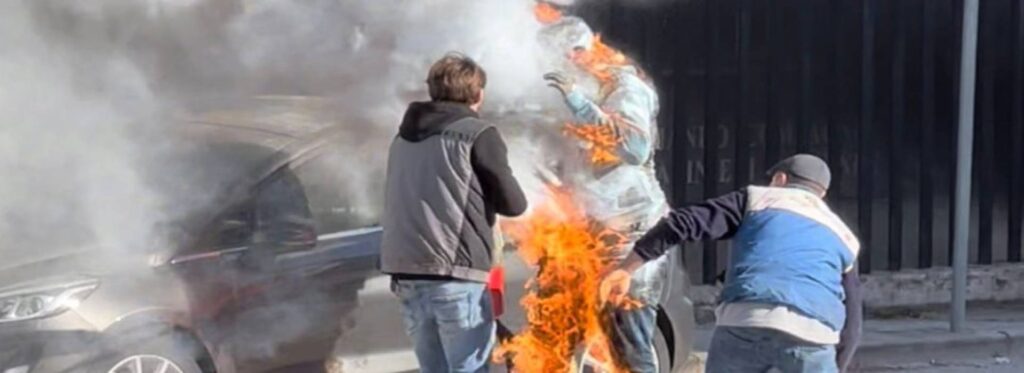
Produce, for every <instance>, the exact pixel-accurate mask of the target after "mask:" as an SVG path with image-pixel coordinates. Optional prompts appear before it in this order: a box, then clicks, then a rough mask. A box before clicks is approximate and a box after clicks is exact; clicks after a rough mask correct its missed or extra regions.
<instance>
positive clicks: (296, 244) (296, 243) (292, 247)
mask: <svg viewBox="0 0 1024 373" xmlns="http://www.w3.org/2000/svg"><path fill="white" fill-rule="evenodd" d="M254 206H255V212H256V216H255V230H254V231H253V234H252V243H253V244H254V245H266V246H269V247H270V248H271V249H272V251H273V252H275V253H282V252H290V251H296V250H303V249H309V248H312V247H313V246H315V245H316V236H317V229H316V227H315V225H314V223H313V217H312V213H311V211H310V208H309V200H308V199H307V196H306V192H305V190H303V186H302V183H300V182H299V179H298V177H296V175H295V173H294V172H293V171H292V170H291V169H290V168H288V167H284V168H282V169H280V170H277V171H276V172H274V173H273V174H272V175H270V177H268V178H267V179H266V180H264V181H263V182H261V183H260V185H259V187H258V189H257V192H256V198H255V201H254Z"/></svg>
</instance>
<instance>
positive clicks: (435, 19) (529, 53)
mask: <svg viewBox="0 0 1024 373" xmlns="http://www.w3.org/2000/svg"><path fill="white" fill-rule="evenodd" d="M532 6H533V1H531V0H516V1H507V0H478V1H464V0H443V1H430V2H409V1H400V0H380V1H361V0H312V1H303V2H295V1H288V0H269V1H260V2H242V1H238V2H232V1H200V0H196V1H160V0H150V1H135V2H129V1H118V0H102V1H93V2H88V3H83V2H68V1H53V0H39V1H20V2H4V3H3V4H2V5H0V10H2V11H3V14H5V17H4V18H5V22H4V23H3V25H2V26H0V41H2V42H3V45H5V48H3V50H0V76H3V77H4V83H3V85H4V89H3V90H2V91H0V123H2V124H0V143H2V144H3V146H2V149H0V152H2V153H0V170H2V171H3V173H4V174H5V176H6V178H7V181H6V182H5V183H3V185H2V186H0V211H2V213H3V214H4V216H3V218H2V219H0V237H3V240H4V241H5V242H4V244H5V245H4V249H0V250H12V248H14V247H26V248H27V247H31V248H32V250H38V248H39V247H40V246H50V245H58V244H60V243H61V242H63V243H72V244H81V242H83V241H86V240H91V241H95V242H97V243H100V244H103V245H109V246H118V247H142V246H147V245H153V244H155V242H159V239H157V238H158V237H155V236H156V235H157V234H158V233H159V232H158V231H157V230H156V227H157V226H158V225H159V223H160V222H163V221H167V220H173V219H175V218H178V217H180V216H182V215H184V214H186V213H187V210H188V209H189V208H193V207H195V206H189V205H188V204H185V205H182V204H181V203H180V201H176V200H169V199H176V198H184V197H188V198H191V199H193V200H195V201H193V204H198V203H203V202H206V201H204V200H203V199H202V198H198V197H196V196H192V195H191V194H192V193H185V194H186V196H182V195H175V196H168V195H166V193H163V190H162V189H166V188H161V187H160V186H158V185H153V182H154V181H153V178H151V177H148V176H147V175H161V174H165V173H167V172H180V171H181V170H180V169H173V170H171V169H167V170H165V169H162V167H166V166H165V165H166V164H167V162H166V161H167V159H169V158H170V157H173V156H174V155H175V154H176V153H181V152H182V151H183V149H188V144H180V143H176V142H173V141H172V140H170V139H169V137H168V136H166V135H167V132H168V131H170V130H171V129H172V128H173V126H174V123H173V121H171V120H169V119H170V118H171V117H172V116H171V113H180V112H189V111H195V109H196V108H203V109H209V108H211V107H215V104H212V103H215V102H218V100H221V99H223V98H225V97H251V96H256V95H302V96H318V97H322V98H327V99H329V100H330V102H331V106H332V107H331V111H330V112H331V113H333V114H334V115H337V118H335V120H337V121H338V122H339V123H344V124H346V125H349V126H351V127H352V131H353V132H352V133H353V136H357V137H358V138H360V139H361V140H362V141H361V142H360V144H361V149H386V144H387V142H388V141H390V138H391V136H392V135H393V133H394V130H395V129H396V127H397V124H398V122H399V120H400V118H401V114H402V112H403V110H404V107H405V105H406V104H407V103H408V102H409V101H410V100H417V99H420V100H422V99H425V98H426V97H425V86H424V83H423V81H424V78H425V72H426V70H427V68H428V67H429V64H430V63H431V62H433V61H434V60H436V59H437V58H439V57H440V56H441V55H443V54H444V53H446V52H448V51H453V50H454V51H460V52H463V53H465V54H467V55H469V56H471V57H474V58H475V59H477V60H478V62H480V63H481V64H482V65H483V66H484V67H485V69H487V71H488V73H489V76H490V79H489V86H488V87H487V88H488V102H487V103H486V104H485V110H491V111H505V110H511V109H515V108H522V107H526V106H530V105H534V106H536V105H550V104H551V103H557V97H556V96H554V94H553V93H552V92H551V90H550V89H547V88H546V87H544V85H543V81H542V80H541V79H540V76H541V75H542V74H543V72H545V71H546V70H547V69H548V67H549V66H550V65H549V64H547V62H546V61H547V60H546V59H547V58H549V57H550V55H549V54H546V53H543V51H542V50H541V47H540V46H539V45H538V43H537V42H536V36H535V35H536V31H537V30H538V29H539V28H540V25H539V24H538V23H537V22H536V21H535V20H534V19H533V15H532V13H531V7H532ZM368 144H371V145H368ZM371 160H373V161H378V163H380V164H366V163H365V162H351V163H349V164H346V165H345V166H346V168H345V169H346V170H347V172H350V173H351V174H352V175H371V174H379V168H380V167H382V163H383V157H375V158H371ZM371 163H372V162H371ZM179 176H180V175H179ZM168 179H169V178H166V177H164V178H161V179H159V180H161V181H167V180H168ZM179 179H180V178H179ZM357 179H358V178H357ZM363 179H366V178H365V177H363ZM178 182H179V183H180V184H182V185H178V186H179V187H181V188H178V189H179V190H185V189H188V188H187V184H188V182H190V180H187V179H185V180H180V181H178ZM190 192H194V193H197V194H198V193H201V190H192V191H190ZM172 197H173V198H172ZM4 254H6V253H4ZM5 256H6V255H5Z"/></svg>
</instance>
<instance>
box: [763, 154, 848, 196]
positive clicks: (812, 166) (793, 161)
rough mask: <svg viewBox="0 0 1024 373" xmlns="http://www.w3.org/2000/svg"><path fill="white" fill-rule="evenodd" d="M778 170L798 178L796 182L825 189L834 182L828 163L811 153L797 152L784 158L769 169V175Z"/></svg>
mask: <svg viewBox="0 0 1024 373" xmlns="http://www.w3.org/2000/svg"><path fill="white" fill-rule="evenodd" d="M778 172H782V173H785V174H786V175H789V176H790V177H791V178H794V179H796V180H793V182H795V183H798V184H799V183H805V184H806V183H810V184H811V185H813V186H816V187H819V188H821V189H822V190H823V191H827V190H828V187H829V185H830V184H832V171H830V170H829V169H828V163H825V161H823V160H822V159H821V158H818V157H816V156H813V155H810V154H797V155H794V156H792V157H789V158H786V159H783V160H782V161H781V162H779V163H776V164H775V166H772V168H770V169H768V176H769V177H771V176H772V175H775V173H778Z"/></svg>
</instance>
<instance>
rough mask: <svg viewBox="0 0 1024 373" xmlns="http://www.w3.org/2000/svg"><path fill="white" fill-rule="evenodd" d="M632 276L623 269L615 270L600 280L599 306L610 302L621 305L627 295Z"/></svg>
mask: <svg viewBox="0 0 1024 373" xmlns="http://www.w3.org/2000/svg"><path fill="white" fill-rule="evenodd" d="M631 278H632V275H631V274H630V273H629V272H627V271H626V270H625V269H622V268H617V269H615V270H613V271H611V272H610V273H608V275H607V276H605V277H604V279H603V280H601V287H600V288H599V289H598V292H599V293H598V295H599V297H600V298H599V299H600V300H601V304H607V303H608V302H611V303H612V304H614V305H618V304H622V303H623V302H624V301H625V300H626V294H629V284H630V279H631Z"/></svg>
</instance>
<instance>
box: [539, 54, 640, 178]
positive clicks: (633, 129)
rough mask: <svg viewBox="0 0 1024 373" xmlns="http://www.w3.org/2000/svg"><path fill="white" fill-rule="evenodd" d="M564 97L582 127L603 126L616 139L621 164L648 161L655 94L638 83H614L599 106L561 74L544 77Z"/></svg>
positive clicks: (635, 81) (632, 81)
mask: <svg viewBox="0 0 1024 373" xmlns="http://www.w3.org/2000/svg"><path fill="white" fill-rule="evenodd" d="M544 78H545V79H547V80H548V81H549V82H550V83H549V85H551V86H552V87H555V88H557V89H558V90H559V91H560V92H562V95H563V96H564V97H565V104H566V106H567V107H568V108H569V111H570V112H572V115H573V117H574V118H575V120H576V121H577V122H579V123H582V124H583V125H592V126H606V127H608V128H610V129H611V131H612V132H613V133H614V135H615V137H616V138H617V139H618V142H619V145H618V151H617V153H618V155H619V157H620V158H621V159H622V161H623V162H625V163H627V164H631V165H642V164H644V163H645V162H647V160H648V159H650V156H651V152H652V149H653V145H654V144H653V143H654V139H653V138H652V136H651V134H650V129H649V128H648V127H650V126H651V123H652V122H653V119H654V118H653V117H654V116H656V115H657V110H658V109H657V97H656V96H657V94H656V93H655V92H654V90H653V89H651V88H650V87H649V86H647V85H646V84H644V83H642V82H640V81H638V80H630V81H628V82H626V81H622V82H619V83H616V86H615V88H614V90H613V91H612V92H610V93H609V94H608V96H607V99H606V100H605V103H604V105H603V106H602V105H598V104H597V103H595V102H594V101H593V100H591V99H590V98H588V97H587V96H586V95H584V94H583V93H582V92H580V90H579V89H577V88H576V84H575V82H574V81H573V79H572V78H571V77H569V76H567V75H565V74H562V73H549V74H547V75H545V76H544Z"/></svg>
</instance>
